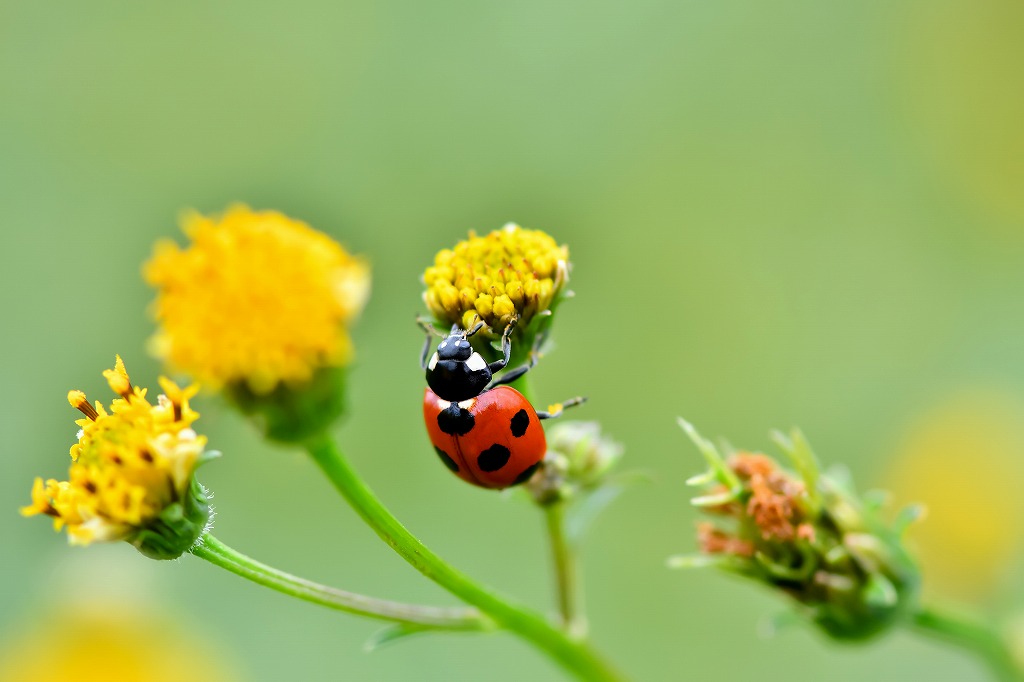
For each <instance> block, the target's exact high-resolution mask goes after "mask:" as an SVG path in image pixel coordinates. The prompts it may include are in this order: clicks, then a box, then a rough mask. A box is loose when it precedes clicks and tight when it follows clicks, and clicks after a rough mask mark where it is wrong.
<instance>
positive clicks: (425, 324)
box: [416, 317, 445, 339]
mask: <svg viewBox="0 0 1024 682" xmlns="http://www.w3.org/2000/svg"><path fill="white" fill-rule="evenodd" d="M416 324H418V325H419V326H420V329H422V330H423V331H425V332H426V333H427V334H430V335H432V336H437V337H440V338H442V339H443V338H444V337H445V335H444V334H442V333H441V332H439V331H437V330H436V329H434V325H432V324H430V320H428V319H427V318H425V317H417V318H416Z"/></svg>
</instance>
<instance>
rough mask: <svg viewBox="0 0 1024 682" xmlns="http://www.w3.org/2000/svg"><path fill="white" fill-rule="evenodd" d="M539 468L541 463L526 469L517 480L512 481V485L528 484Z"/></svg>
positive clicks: (535, 463)
mask: <svg viewBox="0 0 1024 682" xmlns="http://www.w3.org/2000/svg"><path fill="white" fill-rule="evenodd" d="M539 466H540V462H534V463H533V464H531V465H530V466H528V467H526V469H524V470H523V473H521V474H519V475H518V476H516V480H514V481H512V485H519V484H520V483H526V482H527V481H529V480H530V478H532V477H533V474H534V472H535V471H537V467H539Z"/></svg>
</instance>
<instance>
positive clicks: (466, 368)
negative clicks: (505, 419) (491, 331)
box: [426, 323, 491, 402]
mask: <svg viewBox="0 0 1024 682" xmlns="http://www.w3.org/2000/svg"><path fill="white" fill-rule="evenodd" d="M482 327H483V323H480V324H478V325H477V326H475V327H473V329H471V330H469V331H466V330H465V329H460V328H459V327H458V326H454V327H452V330H451V332H449V334H448V336H446V337H444V339H443V340H442V341H441V343H440V344H438V346H437V351H436V352H435V353H434V355H433V356H431V358H430V362H428V363H427V370H426V373H427V385H428V386H430V390H432V391H433V392H434V393H436V394H437V395H438V396H439V397H440V398H442V399H443V400H448V401H450V402H459V401H461V400H468V399H470V398H475V397H476V396H478V395H480V394H481V393H482V392H483V390H484V388H486V387H487V384H488V383H489V382H490V380H491V370H490V368H489V367H488V366H487V361H486V360H484V358H483V356H482V355H480V354H479V353H477V352H476V351H475V350H473V346H472V345H470V343H469V338H468V337H470V336H472V335H473V334H475V333H476V332H477V331H479V330H480V329H481V328H482Z"/></svg>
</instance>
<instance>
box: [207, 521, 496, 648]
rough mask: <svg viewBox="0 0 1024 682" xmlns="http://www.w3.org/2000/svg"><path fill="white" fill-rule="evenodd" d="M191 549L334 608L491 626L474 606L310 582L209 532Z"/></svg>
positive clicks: (419, 624) (448, 625) (436, 624)
mask: <svg viewBox="0 0 1024 682" xmlns="http://www.w3.org/2000/svg"><path fill="white" fill-rule="evenodd" d="M191 552H192V554H194V555H196V556H197V557H199V558H200V559H205V560H206V561H209V562H210V563H211V564H214V565H215V566H220V567H221V568H223V569H226V570H228V571H231V572H232V573H234V574H235V575H239V576H241V577H243V578H245V579H246V580H251V581H252V582H254V583H256V584H258V585H263V586H264V587H269V588H270V589H272V590H277V591H278V592H281V593H283V594H287V595H289V596H292V597H297V598H298V599H303V600H305V601H308V602H312V603H314V604H320V605H321V606H326V607H328V608H331V609H337V610H338V611H346V612H348V613H354V614H356V615H359V616H369V617H370V618H378V619H381V620H387V621H391V622H394V623H401V624H403V625H408V626H411V627H413V628H416V629H438V630H490V629H493V627H494V624H493V623H492V622H491V621H490V620H489V619H487V618H485V617H483V616H482V615H481V614H480V612H479V611H477V610H476V609H466V608H440V607H436V606H421V605H419V604H404V603H401V602H394V601H387V600H385V599H374V598H373V597H367V596H365V595H362V594H356V593H354V592H346V591H345V590H339V589H336V588H333V587H328V586H326V585H321V584H319V583H314V582H312V581H309V580H306V579H304V578H299V577H298V576H294V575H292V574H290V573H285V572H284V571H279V570H277V569H276V568H273V567H271V566H267V565H266V564H263V563H260V562H259V561H256V560H255V559H252V558H250V557H247V556H246V555H244V554H242V553H241V552H236V551H235V550H233V549H231V548H230V547H228V546H227V545H225V544H224V543H223V542H221V541H220V540H218V539H217V538H215V537H214V536H212V535H210V534H209V533H207V534H206V535H204V536H203V537H202V538H201V539H200V541H199V542H198V543H197V544H196V545H195V546H194V547H193V548H192V550H191Z"/></svg>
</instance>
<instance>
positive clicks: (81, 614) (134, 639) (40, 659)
mask: <svg viewBox="0 0 1024 682" xmlns="http://www.w3.org/2000/svg"><path fill="white" fill-rule="evenodd" d="M40 615H42V616H45V617H44V618H42V619H40V621H37V623H36V624H35V625H31V626H29V627H22V628H20V629H19V633H18V634H17V635H16V636H15V637H12V638H11V639H10V640H8V641H7V642H5V644H4V647H3V650H2V651H0V680H4V681H5V682H176V681H178V680H182V679H188V680H192V681H193V682H228V681H229V680H233V679H236V677H235V675H233V674H232V673H231V672H229V671H228V670H227V669H226V668H225V666H224V665H222V664H221V662H220V661H219V660H218V657H216V656H214V655H211V653H210V652H209V651H206V650H205V648H206V647H205V645H204V644H203V643H202V642H197V641H194V640H193V639H192V638H190V637H186V636H185V635H184V633H182V632H181V631H180V630H179V628H177V627H174V626H172V625H171V624H169V623H166V622H164V621H162V620H160V619H154V618H152V617H148V618H147V617H145V616H144V615H143V614H140V613H135V612H132V611H125V610H123V609H118V608H111V606H110V605H109V604H108V605H106V606H105V607H103V608H102V609H101V608H98V607H93V608H84V607H79V606H71V607H59V608H57V609H56V610H55V611H53V612H50V613H47V612H45V611H44V612H43V613H42V614H40Z"/></svg>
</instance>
